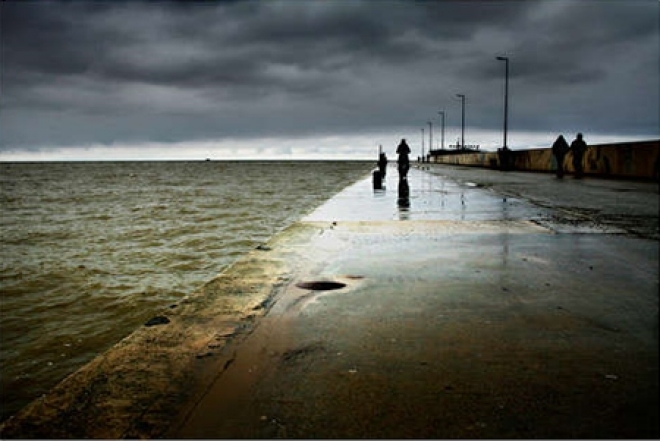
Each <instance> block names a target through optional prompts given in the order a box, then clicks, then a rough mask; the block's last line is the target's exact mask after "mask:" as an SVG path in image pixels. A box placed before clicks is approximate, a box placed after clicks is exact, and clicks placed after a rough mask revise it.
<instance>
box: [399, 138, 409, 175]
mask: <svg viewBox="0 0 660 441" xmlns="http://www.w3.org/2000/svg"><path fill="white" fill-rule="evenodd" d="M410 152H411V150H410V147H409V146H408V143H407V142H406V140H405V139H402V140H401V142H400V143H399V146H398V147H397V148H396V153H397V155H399V158H398V163H399V179H405V178H406V175H408V169H409V168H410V159H409V158H408V155H409V154H410Z"/></svg>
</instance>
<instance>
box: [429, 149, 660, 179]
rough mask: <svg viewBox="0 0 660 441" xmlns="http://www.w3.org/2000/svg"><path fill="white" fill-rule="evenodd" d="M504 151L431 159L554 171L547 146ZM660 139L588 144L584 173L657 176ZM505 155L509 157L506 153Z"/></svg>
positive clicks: (567, 161)
mask: <svg viewBox="0 0 660 441" xmlns="http://www.w3.org/2000/svg"><path fill="white" fill-rule="evenodd" d="M502 153H503V152H501V151H500V152H468V153H453V152H452V153H450V154H440V155H434V156H432V157H431V158H430V161H431V162H434V163H439V164H452V165H465V166H475V167H487V168H494V169H513V170H520V171H533V172H554V171H556V170H557V161H556V158H555V157H554V155H553V154H552V150H551V149H550V148H544V149H530V150H509V151H508V152H506V154H505V155H503V154H502ZM659 153H660V140H651V141H636V142H625V143H615V144H596V145H590V146H588V147H587V151H586V153H585V155H584V159H583V168H584V173H585V175H594V176H602V177H613V178H627V179H654V180H658V176H659V168H660V165H659ZM506 155H508V157H507V156H506ZM564 170H565V171H566V172H567V173H573V172H574V171H575V169H574V168H573V154H572V153H571V152H569V153H568V154H567V155H566V157H565V158H564Z"/></svg>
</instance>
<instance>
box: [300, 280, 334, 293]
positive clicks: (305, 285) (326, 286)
mask: <svg viewBox="0 0 660 441" xmlns="http://www.w3.org/2000/svg"><path fill="white" fill-rule="evenodd" d="M296 286H297V287H298V288H302V289H312V290H314V291H329V290H331V289H340V288H343V287H345V286H346V284H345V283H340V282H326V281H315V282H298V283H296Z"/></svg>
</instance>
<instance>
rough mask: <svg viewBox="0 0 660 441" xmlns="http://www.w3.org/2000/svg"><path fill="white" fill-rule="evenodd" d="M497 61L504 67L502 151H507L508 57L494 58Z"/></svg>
mask: <svg viewBox="0 0 660 441" xmlns="http://www.w3.org/2000/svg"><path fill="white" fill-rule="evenodd" d="M496 58H497V59H498V60H499V61H504V62H505V65H506V72H505V80H504V149H505V150H506V149H508V147H507V145H506V135H507V131H508V125H509V57H496Z"/></svg>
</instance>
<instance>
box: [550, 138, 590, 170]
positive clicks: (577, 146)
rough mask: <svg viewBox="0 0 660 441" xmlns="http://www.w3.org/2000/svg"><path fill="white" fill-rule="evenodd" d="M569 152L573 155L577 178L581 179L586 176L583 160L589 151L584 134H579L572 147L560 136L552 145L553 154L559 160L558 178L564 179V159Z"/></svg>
mask: <svg viewBox="0 0 660 441" xmlns="http://www.w3.org/2000/svg"><path fill="white" fill-rule="evenodd" d="M569 151H571V152H572V153H573V169H574V170H575V177H576V178H578V179H579V178H581V177H582V176H584V165H583V159H584V153H585V152H586V151H587V143H586V142H584V139H582V133H578V134H577V137H576V138H575V139H574V140H573V142H571V145H570V147H569V146H568V143H567V142H566V139H564V135H559V137H557V139H556V140H555V142H554V144H552V153H553V155H555V158H556V160H557V177H558V178H560V179H561V178H563V177H564V157H565V156H566V153H568V152H569Z"/></svg>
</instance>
